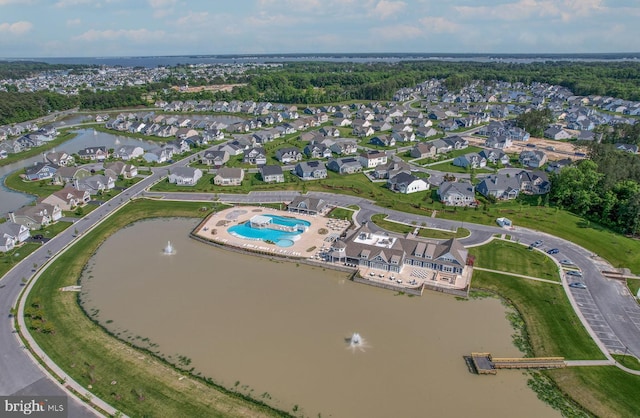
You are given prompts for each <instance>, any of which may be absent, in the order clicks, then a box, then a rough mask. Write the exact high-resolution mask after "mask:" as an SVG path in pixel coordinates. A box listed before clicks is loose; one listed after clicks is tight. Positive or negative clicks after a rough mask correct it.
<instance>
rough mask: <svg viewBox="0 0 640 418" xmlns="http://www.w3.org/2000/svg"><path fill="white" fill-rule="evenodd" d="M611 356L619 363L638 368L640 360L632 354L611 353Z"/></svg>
mask: <svg viewBox="0 0 640 418" xmlns="http://www.w3.org/2000/svg"><path fill="white" fill-rule="evenodd" d="M613 358H614V359H616V361H617V362H618V363H620V364H622V365H623V366H625V367H628V368H629V369H633V370H640V360H638V359H637V358H635V357H634V356H629V355H624V354H613Z"/></svg>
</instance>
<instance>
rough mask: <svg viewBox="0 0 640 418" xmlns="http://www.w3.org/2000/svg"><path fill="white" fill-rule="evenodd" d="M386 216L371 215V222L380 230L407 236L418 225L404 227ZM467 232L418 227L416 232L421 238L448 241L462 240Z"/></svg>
mask: <svg viewBox="0 0 640 418" xmlns="http://www.w3.org/2000/svg"><path fill="white" fill-rule="evenodd" d="M386 217H387V215H385V214H384V213H379V214H376V215H373V216H372V217H371V220H372V221H373V223H374V224H376V225H378V226H379V227H380V228H383V229H386V230H387V231H390V232H397V233H399V234H408V233H409V232H413V231H414V230H415V229H416V227H418V226H419V225H405V224H401V223H398V222H392V221H387V220H386V219H385V218H386ZM469 233H470V232H469V230H468V229H465V228H458V229H457V230H456V232H448V231H442V230H439V229H430V228H423V227H420V229H419V230H418V236H419V237H422V238H433V239H449V238H464V237H466V236H469Z"/></svg>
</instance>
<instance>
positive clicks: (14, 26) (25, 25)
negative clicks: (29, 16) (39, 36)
mask: <svg viewBox="0 0 640 418" xmlns="http://www.w3.org/2000/svg"><path fill="white" fill-rule="evenodd" d="M32 27H33V25H32V24H31V22H27V21H26V20H21V21H19V22H14V23H0V33H8V34H11V35H23V34H25V33H27V32H29V31H30V30H31V28H32Z"/></svg>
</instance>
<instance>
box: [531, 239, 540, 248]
mask: <svg viewBox="0 0 640 418" xmlns="http://www.w3.org/2000/svg"><path fill="white" fill-rule="evenodd" d="M541 245H542V241H540V240H538V241H535V242H534V243H533V244H531V246H532V247H533V248H538V247H539V246H541Z"/></svg>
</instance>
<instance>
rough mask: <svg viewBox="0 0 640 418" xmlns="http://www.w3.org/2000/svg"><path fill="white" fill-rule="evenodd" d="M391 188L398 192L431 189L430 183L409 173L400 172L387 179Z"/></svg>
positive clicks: (407, 192)
mask: <svg viewBox="0 0 640 418" xmlns="http://www.w3.org/2000/svg"><path fill="white" fill-rule="evenodd" d="M387 187H388V188H389V190H392V191H394V192H398V193H404V194H409V193H416V192H422V191H425V190H429V183H427V182H426V181H424V179H421V178H419V177H416V176H414V175H413V174H409V173H404V172H403V173H398V174H396V175H395V176H393V177H390V178H389V180H388V181H387Z"/></svg>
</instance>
